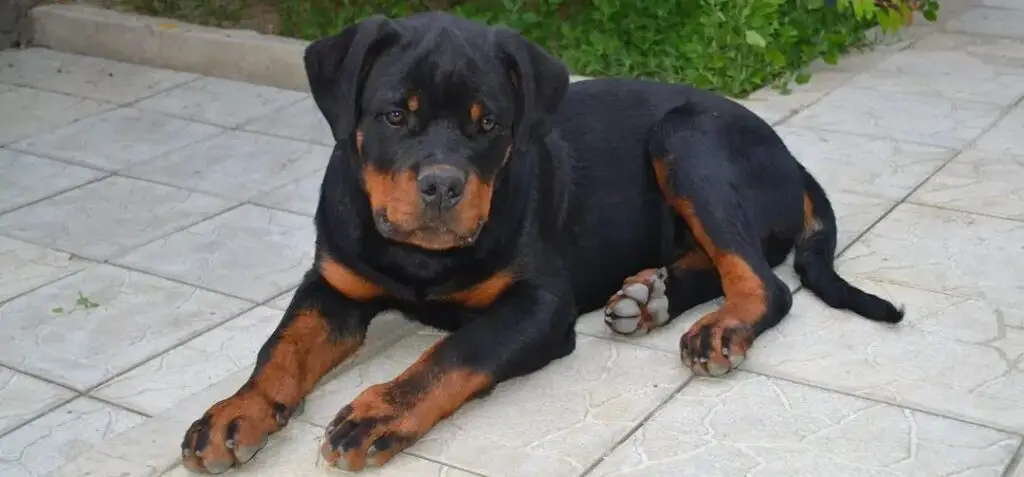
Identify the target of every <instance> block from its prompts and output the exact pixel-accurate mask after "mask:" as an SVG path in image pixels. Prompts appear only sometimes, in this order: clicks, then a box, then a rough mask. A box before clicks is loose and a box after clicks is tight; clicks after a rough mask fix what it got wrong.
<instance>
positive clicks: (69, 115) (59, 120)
mask: <svg viewBox="0 0 1024 477" xmlns="http://www.w3.org/2000/svg"><path fill="white" fill-rule="evenodd" d="M0 105H3V110H4V113H3V114H2V115H0V144H7V143H10V142H14V141H16V140H18V139H21V138H24V137H28V136H31V135H33V134H36V133H39V132H43V131H49V130H51V129H53V128H56V127H59V126H63V125H65V124H69V123H73V122H75V121H77V120H79V119H82V118H84V117H87V116H92V115H93V114H98V113H101V112H103V111H106V110H108V109H110V108H113V107H114V105H112V104H107V103H101V102H99V101H93V100H91V99H82V98H76V97H74V96H67V95H64V94H58V93H50V92H47V91H40V90H37V89H29V88H16V87H11V88H10V89H8V90H6V91H0Z"/></svg>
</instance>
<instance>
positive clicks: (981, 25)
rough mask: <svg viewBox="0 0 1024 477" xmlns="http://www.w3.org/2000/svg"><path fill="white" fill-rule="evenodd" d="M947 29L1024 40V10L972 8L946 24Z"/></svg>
mask: <svg viewBox="0 0 1024 477" xmlns="http://www.w3.org/2000/svg"><path fill="white" fill-rule="evenodd" d="M1004 1H1005V0H1004ZM946 29H947V30H949V31H952V32H962V33H971V34H977V35H994V36H1005V37H1010V38H1024V10H1007V9H1003V8H985V7H979V8H972V9H970V10H968V11H967V12H965V13H964V14H963V15H960V16H959V17H957V18H954V19H952V20H950V21H949V22H948V23H946Z"/></svg>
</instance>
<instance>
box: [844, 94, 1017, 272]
mask: <svg viewBox="0 0 1024 477" xmlns="http://www.w3.org/2000/svg"><path fill="white" fill-rule="evenodd" d="M1021 104H1024V97H1021V98H1020V99H1018V100H1017V101H1016V102H1014V103H1012V104H1010V105H1008V106H1006V107H1004V108H1003V109H1002V111H1001V112H1000V114H999V116H998V117H997V118H996V119H995V121H992V123H991V124H989V125H988V127H986V128H985V129H983V130H982V131H980V132H979V133H978V134H977V135H976V136H975V137H974V139H971V140H970V141H968V142H967V143H966V144H964V145H963V146H962V147H960V148H948V147H946V148H945V149H952V150H953V151H955V152H954V154H953V155H951V156H950V157H949V159H946V160H945V161H944V162H943V163H942V165H940V166H939V167H937V168H935V170H934V171H932V173H931V174H928V177H925V178H924V179H923V180H921V181H920V182H918V183H917V185H916V186H914V188H913V189H911V190H910V191H909V192H907V193H906V194H904V195H903V197H902V198H900V199H899V200H897V201H896V203H895V204H893V206H892V207H890V208H889V210H887V211H886V212H885V213H884V214H882V215H881V216H880V217H878V219H876V220H875V221H874V222H872V223H871V225H869V226H868V227H867V228H866V229H864V230H863V231H862V232H861V233H859V234H857V237H855V238H854V239H853V240H852V241H850V243H849V244H847V245H846V246H845V247H843V250H842V251H841V252H839V253H838V254H837V256H838V255H842V254H843V253H844V252H846V251H847V250H849V248H850V247H852V246H853V244H855V243H857V242H858V241H860V239H862V238H863V237H864V236H865V235H867V234H868V233H869V232H871V230H872V229H874V228H875V226H877V225H878V224H879V223H881V222H882V221H883V220H885V219H886V218H887V217H889V215H891V214H892V212H893V211H894V210H896V209H897V208H898V207H899V206H900V205H903V204H905V203H908V201H909V199H910V197H912V196H913V195H914V194H915V193H917V191H918V190H919V189H921V188H922V187H924V185H925V184H927V183H928V181H930V180H932V178H933V177H935V176H936V175H938V174H939V173H940V172H942V170H943V169H945V168H946V166H948V165H949V164H950V163H952V162H953V161H955V160H956V159H957V158H958V157H960V156H961V155H963V154H964V152H966V151H969V150H971V148H973V147H974V145H975V144H976V143H977V142H978V141H980V140H981V138H982V137H984V136H985V134H988V132H989V131H991V130H992V129H993V128H995V127H996V125H998V124H999V123H1000V122H1002V120H1003V119H1005V118H1006V116H1008V115H1009V114H1010V112H1012V111H1013V110H1014V109H1016V108H1017V106H1019V105H1021ZM846 134H849V133H846ZM905 142H910V141H905ZM940 147H941V146H940ZM909 203H912V204H916V203H914V202H909ZM916 205H917V204H916ZM929 207H931V206H929Z"/></svg>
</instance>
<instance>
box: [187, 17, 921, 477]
mask: <svg viewBox="0 0 1024 477" xmlns="http://www.w3.org/2000/svg"><path fill="white" fill-rule="evenodd" d="M305 65H306V72H307V75H308V79H309V85H310V88H311V91H312V94H313V98H314V99H315V101H316V104H317V106H318V107H319V109H320V111H321V112H322V113H323V115H324V117H325V118H326V120H327V122H328V123H329V124H330V127H331V130H332V131H333V134H334V137H335V139H336V141H337V143H336V146H335V147H334V151H333V154H332V155H331V158H330V163H329V165H328V167H327V170H326V173H325V175H324V179H323V183H322V188H321V191H320V202H319V205H318V208H317V212H316V219H315V223H316V230H317V238H316V243H315V250H316V261H315V264H314V265H313V267H312V269H311V270H309V272H308V273H306V275H305V277H304V278H303V280H302V282H301V285H300V286H299V287H298V289H297V291H296V292H295V296H294V298H293V299H292V302H291V304H290V305H289V306H288V309H287V311H285V313H284V317H283V319H282V320H281V323H280V325H279V327H278V328H277V330H276V331H275V332H274V333H273V334H272V336H270V338H269V339H268V340H267V342H266V344H264V345H263V348H262V349H261V350H260V352H259V355H258V357H257V361H256V367H255V371H254V372H253V374H252V377H251V378H250V379H249V380H248V382H247V383H246V384H245V385H244V386H242V388H241V389H239V390H238V391H237V392H236V393H235V394H234V395H233V396H231V397H229V398H227V399H225V400H223V401H221V402H219V403H217V404H215V405H214V406H213V407H212V408H210V409H209V410H208V411H207V412H206V413H205V414H204V415H203V416H202V417H201V418H200V419H199V420H197V421H195V423H194V424H192V426H191V427H190V428H189V429H188V431H187V433H186V434H185V438H184V441H183V443H182V446H181V447H182V459H183V461H184V464H185V465H186V466H187V467H188V468H189V469H192V470H194V471H197V472H209V473H220V472H223V471H225V470H227V469H228V468H230V467H232V466H235V465H239V464H241V463H244V462H246V461H248V460H249V459H251V458H252V457H253V455H254V454H255V453H256V452H257V451H258V450H259V449H260V448H261V447H262V446H263V445H264V444H265V443H266V440H267V437H268V436H269V435H270V434H273V433H274V432H276V431H278V430H280V429H281V428H282V427H283V426H284V425H286V424H287V423H288V420H289V418H291V417H292V416H293V415H295V413H296V412H297V411H298V410H299V409H300V406H301V405H302V403H303V399H304V398H305V397H306V396H307V395H308V394H309V393H310V392H311V391H312V390H313V388H314V387H315V386H316V384H317V381H318V380H319V379H320V378H321V377H323V376H324V375H325V374H326V373H327V372H329V371H330V370H331V369H333V368H334V367H335V366H337V365H338V364H339V363H341V362H343V361H345V360H346V359H347V358H349V357H350V356H352V354H353V353H355V352H356V350H357V349H359V346H360V344H361V343H362V342H363V340H364V337H365V336H366V332H367V327H368V325H369V324H370V321H371V320H372V319H373V317H374V316H375V315H377V314H378V313H380V312H382V311H384V310H387V309H397V310H399V311H401V312H404V313H405V314H406V315H407V316H408V317H410V318H412V319H414V320H417V321H420V322H422V323H425V324H426V325H429V326H432V327H436V328H439V329H441V330H446V331H450V332H451V333H449V334H448V335H447V337H446V338H444V339H442V340H440V341H439V342H438V343H437V344H435V345H434V346H433V347H432V348H430V349H429V350H428V351H426V352H425V353H424V354H423V356H422V357H421V358H420V359H419V360H418V361H417V362H416V363H415V364H413V365H412V366H411V367H410V368H409V369H407V370H406V371H405V372H403V373H402V374H401V375H400V376H398V377H396V378H395V379H393V380H391V381H389V382H386V383H380V384H376V385H373V386H370V387H369V388H367V389H365V390H364V391H363V392H362V394H360V395H359V396H358V397H357V398H356V399H355V400H353V401H352V402H351V403H348V404H344V403H339V407H340V411H339V412H338V414H337V417H335V418H334V420H333V422H331V423H330V425H329V426H328V427H327V430H326V436H325V439H324V442H323V446H322V448H321V453H322V455H323V456H324V458H325V459H326V460H327V461H328V462H330V463H332V464H334V465H337V466H338V467H341V468H344V469H348V470H358V469H362V468H364V467H365V466H368V465H373V466H376V465H381V464H383V463H385V462H387V461H388V460H389V459H391V458H392V457H394V456H395V455H396V454H397V453H399V452H400V451H401V450H403V449H405V448H406V447H408V446H409V445H411V444H412V443H413V442H415V441H416V440H417V439H419V438H420V437H421V436H423V435H424V434H425V433H426V432H427V431H428V430H430V429H431V427H433V426H434V425H435V424H436V423H437V422H438V421H440V420H441V419H444V418H445V417H446V416H449V415H450V414H452V413H454V412H455V411H456V410H457V409H459V407H460V406H462V405H463V404H464V403H466V402H467V401H469V400H471V399H473V398H474V397H478V396H481V395H483V394H485V393H487V392H488V391H489V390H491V389H492V388H493V387H494V386H495V385H497V384H498V383H500V382H502V381H505V380H508V379H510V378H513V377H516V376H521V375H524V374H528V373H531V372H534V371H537V370H539V369H541V368H543V367H544V366H545V365H547V364H548V363H550V362H551V361H553V360H555V359H558V358H561V357H563V356H566V355H568V354H569V353H571V352H572V351H573V349H574V347H575V331H574V324H575V321H576V318H577V317H578V316H579V315H580V314H581V313H584V312H587V311H590V310H595V309H598V308H602V307H603V308H604V311H605V315H606V323H607V324H608V326H609V327H611V329H613V330H614V331H616V332H618V333H624V334H634V333H647V332H650V331H652V330H654V329H656V328H658V327H661V326H664V325H665V324H666V323H668V322H669V321H670V320H671V319H672V318H673V317H675V316H678V315H679V314H680V313H682V312H683V311H685V310H687V309H689V308H691V307H693V306H695V305H697V304H700V303H703V302H706V301H709V300H712V299H715V298H717V297H721V296H724V298H725V299H724V304H723V305H722V306H721V307H720V308H719V309H718V310H717V311H715V312H713V313H710V314H708V315H707V316H704V317H703V318H701V319H700V320H699V321H697V322H696V323H695V324H694V325H693V326H692V327H691V328H690V329H689V330H688V331H687V332H686V333H685V334H684V335H683V336H682V339H681V341H680V356H681V358H682V361H683V363H684V364H685V365H686V366H687V367H689V368H690V369H692V370H693V372H695V373H697V374H700V375H714V376H718V375H722V374H725V373H727V372H729V371H730V370H732V369H735V368H736V367H737V366H738V365H739V364H740V363H741V362H742V361H743V359H744V358H745V356H746V352H747V350H748V349H749V348H750V346H751V345H752V344H753V342H754V339H755V338H756V337H757V336H758V335H759V334H761V333H763V332H764V331H765V330H767V329H769V328H771V327H773V326H774V325H775V324H777V323H778V322H779V320H781V319H782V317H783V316H784V315H786V314H787V313H788V311H789V309H790V306H791V303H792V297H791V295H790V290H789V288H788V287H787V286H786V285H785V284H784V283H783V282H782V281H781V280H780V279H779V278H778V277H777V276H776V275H775V274H774V273H773V270H772V267H774V266H776V265H779V264H780V263H782V262H783V260H784V259H785V258H786V257H787V256H788V254H789V253H790V252H791V251H794V250H795V265H796V269H797V271H798V272H799V275H800V278H801V281H802V283H803V285H804V286H805V287H807V288H808V289H809V290H811V291H812V292H813V293H815V294H816V295H817V296H818V297H820V298H821V299H822V300H823V301H824V302H825V303H827V304H829V305H831V306H833V307H836V308H842V309H849V310H852V311H853V312H855V313H858V314H860V315H862V316H865V317H867V318H869V319H872V320H877V321H883V322H891V323H895V322H898V321H900V320H901V319H902V316H903V312H902V310H901V309H899V308H897V307H896V306H894V305H893V304H892V303H889V302H887V301H884V300H883V299H881V298H879V297H876V296H873V295H869V294H867V293H865V292H863V291H861V290H859V289H857V288H855V287H853V286H851V285H850V284H849V283H848V282H846V281H845V280H844V279H842V278H841V277H839V276H838V275H837V274H836V272H835V270H834V268H833V257H834V254H835V250H836V220H835V215H834V213H833V211H832V206H831V205H830V204H829V200H828V198H827V197H826V194H825V192H824V191H823V190H822V188H821V187H820V186H819V185H818V183H817V182H816V181H815V180H814V178H812V177H811V175H810V174H808V172H807V171H806V170H805V169H804V168H803V167H802V166H801V165H800V164H799V163H798V162H797V160H796V159H794V157H793V156H792V155H791V154H790V152H789V151H788V150H787V148H786V146H785V145H784V144H783V142H782V141H781V140H780V138H779V137H778V136H777V135H776V134H775V132H774V131H773V129H772V128H771V127H770V126H769V125H768V124H766V123H765V122H764V121H763V120H761V119H760V118H759V117H758V116H756V115H755V114H753V113H751V112H750V111H748V110H747V109H745V108H744V107H742V106H740V105H739V104H737V103H735V102H733V101H731V100H729V99H727V98H724V97H720V96H718V95H716V94H712V93H709V92H705V91H700V90H697V89H694V88H691V87H687V86H682V85H667V84H659V83H655V82H648V81H639V80H626V79H596V80H588V81H583V82H580V83H575V84H573V85H572V86H570V85H569V82H568V72H567V70H566V67H565V66H564V65H563V64H561V63H560V62H559V61H557V60H556V59H554V58H553V57H552V56H551V55H549V54H548V53H547V52H545V51H544V50H543V49H541V48H540V47H538V46H537V45H535V44H533V43H531V42H529V41H527V40H526V39H524V38H523V37H522V36H520V35H519V34H518V33H517V32H515V31H513V30H510V29H506V28H500V27H490V26H486V25H482V24H479V23H475V22H471V21H468V20H465V19H461V18H458V17H455V16H452V15H448V14H444V13H428V14H419V15H414V16H410V17H406V18H404V19H399V20H392V19H387V18H383V17H372V18H369V19H366V20H364V21H361V22H359V23H358V24H355V25H352V26H349V27H347V28H345V29H344V30H343V31H342V32H341V33H340V34H338V35H337V36H333V37H329V38H324V39H321V40H318V41H316V42H314V43H312V44H310V45H309V47H308V48H307V50H306V53H305ZM609 297H610V298H609Z"/></svg>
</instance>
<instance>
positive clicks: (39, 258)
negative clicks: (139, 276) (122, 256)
mask: <svg viewBox="0 0 1024 477" xmlns="http://www.w3.org/2000/svg"><path fill="white" fill-rule="evenodd" d="M89 263H91V262H89V261H87V260H82V259H79V258H75V257H73V256H71V254H69V253H66V252H58V251H56V250H51V249H48V248H45V247H40V246H38V245H32V244H30V243H26V242H22V241H20V240H14V239H12V238H7V237H2V236H0V270H7V271H17V273H2V274H0V303H2V302H4V301H6V300H8V299H11V298H14V297H15V296H18V295H20V294H22V293H24V292H27V291H29V290H32V289H33V288H36V287H39V286H42V285H45V284H47V283H50V282H52V281H54V280H57V279H59V278H62V277H64V276H67V275H70V274H72V273H75V272H77V271H79V270H81V269H83V268H85V267H86V266H87V265H89ZM0 306H2V305H0ZM2 309H3V308H0V310H2Z"/></svg>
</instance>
